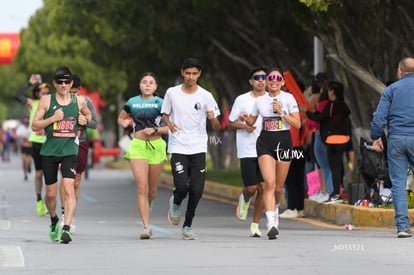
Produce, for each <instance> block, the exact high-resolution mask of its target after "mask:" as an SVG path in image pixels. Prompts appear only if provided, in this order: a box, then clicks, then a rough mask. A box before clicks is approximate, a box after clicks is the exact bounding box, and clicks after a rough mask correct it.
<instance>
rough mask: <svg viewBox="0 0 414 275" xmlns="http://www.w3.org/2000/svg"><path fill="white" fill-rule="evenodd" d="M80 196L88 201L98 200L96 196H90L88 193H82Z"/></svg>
mask: <svg viewBox="0 0 414 275" xmlns="http://www.w3.org/2000/svg"><path fill="white" fill-rule="evenodd" d="M80 197H81V198H82V199H84V200H85V201H88V202H96V201H97V200H96V199H95V198H94V197H91V196H88V195H85V194H82V193H81V194H80Z"/></svg>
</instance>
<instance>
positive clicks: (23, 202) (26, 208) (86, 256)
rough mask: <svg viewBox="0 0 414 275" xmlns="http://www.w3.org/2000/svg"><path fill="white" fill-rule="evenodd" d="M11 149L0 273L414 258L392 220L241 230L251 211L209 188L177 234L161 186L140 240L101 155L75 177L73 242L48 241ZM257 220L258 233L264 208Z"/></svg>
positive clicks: (271, 267) (270, 269) (118, 174)
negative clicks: (361, 225)
mask: <svg viewBox="0 0 414 275" xmlns="http://www.w3.org/2000/svg"><path fill="white" fill-rule="evenodd" d="M13 157H14V159H13V161H12V162H11V163H0V274H5V275H6V274H7V275H8V274H100V275H101V274H119V275H121V274H122V275H123V274H209V275H211V274H236V275H237V274H255V273H257V274H278V273H279V274H330V275H331V274H347V275H349V274H376V275H378V274H387V275H389V274H392V273H395V272H396V271H397V272H398V271H411V270H412V268H413V267H414V263H413V260H412V254H413V251H414V239H397V238H396V234H395V232H394V231H393V230H352V231H348V230H345V229H344V228H341V227H330V226H319V225H316V223H313V222H312V221H311V220H308V219H295V220H282V221H281V224H280V235H279V239H277V240H268V239H267V238H265V237H262V238H250V237H249V222H250V221H246V222H240V221H238V220H237V219H236V218H235V206H234V205H233V204H231V203H228V202H223V201H218V200H214V199H209V198H203V199H202V200H201V202H200V204H199V207H198V211H197V213H196V219H195V220H194V223H193V228H194V231H195V232H196V233H197V235H198V240H193V241H185V240H182V239H181V226H173V225H170V224H169V223H168V220H167V210H168V198H169V196H170V195H171V190H169V189H165V188H160V189H159V193H158V197H157V199H156V201H155V204H154V207H153V211H152V225H153V232H154V239H152V240H139V233H140V231H141V229H142V225H141V224H140V219H139V215H138V211H137V208H136V195H135V194H136V189H135V184H134V182H133V180H132V175H131V172H130V171H128V170H112V169H106V168H104V166H103V165H97V166H96V167H95V168H94V169H92V170H91V171H90V176H89V179H88V180H83V182H82V189H81V197H80V200H79V203H78V207H77V213H76V231H75V233H74V234H73V242H72V243H70V244H67V245H65V244H59V243H52V242H51V241H50V240H49V238H48V226H49V223H50V220H49V217H38V216H37V215H36V211H35V203H36V202H35V194H34V184H33V173H32V174H31V175H30V179H29V181H27V182H25V181H23V175H22V172H21V170H20V162H19V159H18V157H17V156H16V155H14V156H13ZM251 215H252V213H249V219H251ZM260 227H261V229H262V231H263V232H264V233H265V219H264V217H263V219H262V222H261V225H260ZM362 272H363V273H362Z"/></svg>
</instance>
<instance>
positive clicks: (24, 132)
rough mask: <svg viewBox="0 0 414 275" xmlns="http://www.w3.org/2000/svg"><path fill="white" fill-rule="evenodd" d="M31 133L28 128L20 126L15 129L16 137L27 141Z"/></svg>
mask: <svg viewBox="0 0 414 275" xmlns="http://www.w3.org/2000/svg"><path fill="white" fill-rule="evenodd" d="M31 133H32V129H30V127H29V126H25V125H23V124H20V125H19V126H18V127H17V128H16V135H18V136H19V137H20V138H22V139H29V137H30V134H31Z"/></svg>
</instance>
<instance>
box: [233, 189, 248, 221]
mask: <svg viewBox="0 0 414 275" xmlns="http://www.w3.org/2000/svg"><path fill="white" fill-rule="evenodd" d="M249 206H250V199H249V201H248V202H245V201H244V195H243V193H241V194H240V196H239V204H238V206H237V208H236V216H237V218H238V219H239V220H241V221H245V220H246V218H247V214H248V213H249Z"/></svg>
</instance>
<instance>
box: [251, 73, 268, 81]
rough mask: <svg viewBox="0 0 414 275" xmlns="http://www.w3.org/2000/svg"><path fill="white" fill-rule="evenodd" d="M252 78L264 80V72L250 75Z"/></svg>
mask: <svg viewBox="0 0 414 275" xmlns="http://www.w3.org/2000/svg"><path fill="white" fill-rule="evenodd" d="M252 79H253V80H257V81H259V80H265V79H266V75H265V74H257V75H254V76H253V77H252Z"/></svg>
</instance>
